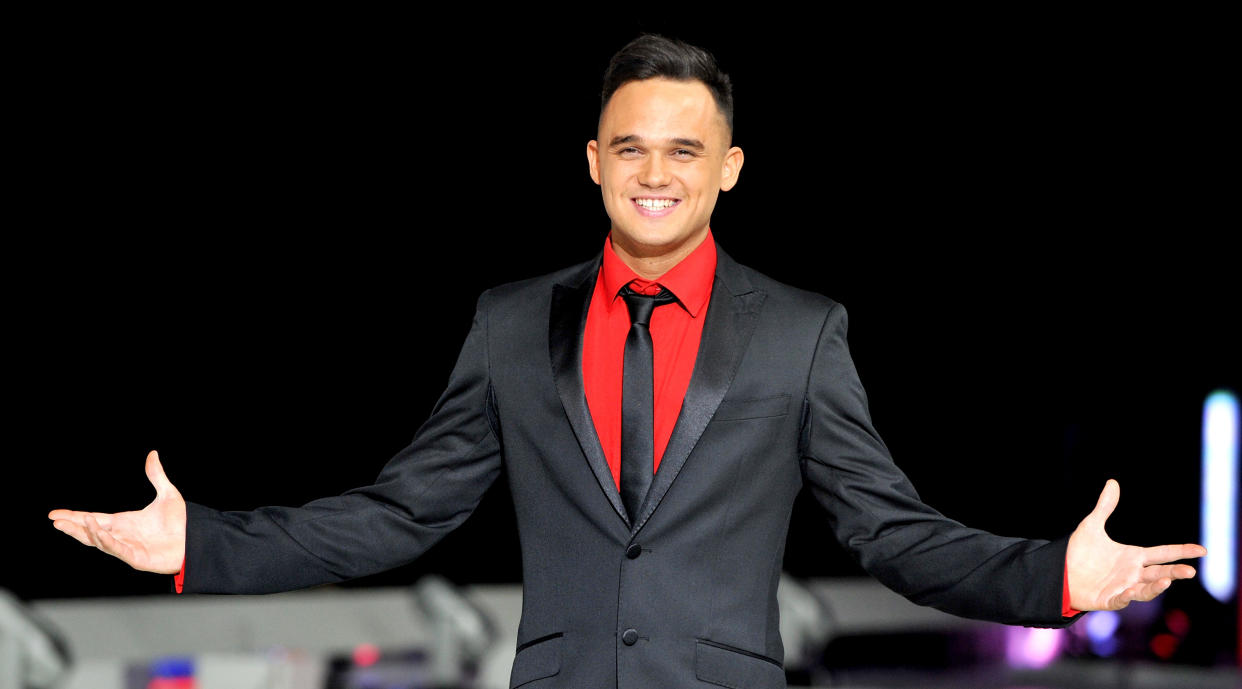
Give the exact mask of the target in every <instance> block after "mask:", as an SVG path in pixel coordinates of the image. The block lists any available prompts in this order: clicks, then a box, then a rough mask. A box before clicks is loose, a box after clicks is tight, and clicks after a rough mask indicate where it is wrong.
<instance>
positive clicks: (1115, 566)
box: [1065, 479, 1207, 611]
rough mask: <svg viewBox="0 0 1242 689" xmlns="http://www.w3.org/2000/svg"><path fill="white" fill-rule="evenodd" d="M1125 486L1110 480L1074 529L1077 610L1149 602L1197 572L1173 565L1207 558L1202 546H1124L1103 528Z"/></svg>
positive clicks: (1069, 566) (1071, 568) (1069, 562)
mask: <svg viewBox="0 0 1242 689" xmlns="http://www.w3.org/2000/svg"><path fill="white" fill-rule="evenodd" d="M1120 497H1121V486H1119V485H1118V484H1117V482H1116V481H1114V480H1113V479H1109V480H1108V483H1107V484H1105V486H1104V491H1103V492H1102V493H1100V500H1099V502H1097V503H1096V505H1095V509H1094V510H1092V511H1091V514H1088V515H1087V518H1086V519H1083V520H1082V522H1081V523H1080V524H1079V525H1078V528H1077V529H1074V533H1073V534H1072V535H1071V536H1070V540H1069V551H1068V552H1067V554H1066V558H1065V559H1066V570H1067V574H1066V576H1068V577H1069V590H1070V605H1071V606H1072V607H1073V608H1074V609H1075V610H1082V611H1087V610H1120V609H1122V608H1124V607H1126V606H1127V605H1129V604H1130V602H1131V601H1136V600H1137V601H1149V600H1151V599H1153V598H1155V597H1156V596H1159V595H1160V594H1161V593H1164V591H1165V589H1167V588H1169V586H1170V585H1171V584H1172V583H1173V580H1174V579H1189V578H1191V577H1193V576H1194V575H1195V568H1194V567H1191V566H1190V565H1177V564H1169V563H1172V562H1176V561H1178V560H1184V559H1187V558H1195V557H1203V556H1204V555H1206V554H1207V549H1206V548H1204V547H1203V546H1201V545H1196V544H1193V543H1186V544H1183V545H1160V546H1154V547H1151V548H1139V547H1137V546H1132V545H1122V544H1121V543H1118V542H1116V541H1114V540H1113V539H1111V538H1109V537H1108V534H1107V533H1105V532H1104V522H1105V521H1107V520H1108V516H1109V515H1110V514H1112V513H1113V509H1115V508H1116V507H1117V501H1118V500H1119V499H1120Z"/></svg>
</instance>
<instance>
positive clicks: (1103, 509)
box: [1088, 478, 1121, 522]
mask: <svg viewBox="0 0 1242 689" xmlns="http://www.w3.org/2000/svg"><path fill="white" fill-rule="evenodd" d="M1120 499H1121V485H1120V484H1119V483H1117V481H1116V480H1114V479H1111V478H1110V479H1108V482H1107V483H1105V484H1104V490H1102V491H1100V499H1099V500H1097V501H1096V503H1095V509H1093V510H1091V514H1090V515H1088V518H1089V519H1097V520H1099V521H1100V522H1104V521H1106V520H1107V519H1108V517H1109V515H1111V514H1112V513H1113V510H1114V509H1116V508H1117V502H1118V501H1119V500H1120Z"/></svg>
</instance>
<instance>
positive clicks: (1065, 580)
mask: <svg viewBox="0 0 1242 689" xmlns="http://www.w3.org/2000/svg"><path fill="white" fill-rule="evenodd" d="M178 586H180V585H178ZM177 590H178V591H180V590H181V589H180V588H179V587H178V589H177ZM1080 612H1082V611H1081V610H1075V609H1073V608H1072V607H1070V590H1069V562H1066V563H1065V571H1064V573H1063V574H1062V575H1061V617H1073V616H1074V615H1077V614H1078V613H1080Z"/></svg>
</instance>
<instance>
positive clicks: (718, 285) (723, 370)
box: [610, 245, 766, 534]
mask: <svg viewBox="0 0 1242 689" xmlns="http://www.w3.org/2000/svg"><path fill="white" fill-rule="evenodd" d="M765 296H766V294H765V293H764V292H760V291H757V290H754V289H753V288H752V287H751V285H750V281H749V280H748V279H746V276H745V274H743V273H742V272H741V270H739V268H738V265H737V264H736V263H735V262H734V261H733V259H731V258H729V257H728V256H727V255H726V254H725V253H724V252H723V251H721V250H720V247H719V245H717V247H716V279H715V282H714V283H713V284H712V298H711V302H710V303H709V304H708V306H707V314H706V315H705V316H704V317H705V318H706V319H707V320H706V321H705V322H704V323H703V337H702V339H701V340H700V342H699V353H698V356H697V357H696V358H695V361H694V372H693V373H691V375H690V386H689V387H688V388H687V389H686V397H685V400H684V401H683V402H682V405H681V413H680V414H679V415H678V416H677V423H676V425H674V426H673V435H672V436H671V437H670V438H669V441H668V446H667V447H666V448H665V450H664V457H663V458H662V459H661V460H660V468H659V470H657V471H656V475H655V480H654V481H653V482H652V484H651V488H650V490H649V491H648V492H647V497H646V499H645V500H644V501H643V507H642V509H640V510H639V514H640V515H642V516H641V518H640V519H638V520H637V521H636V522H635V524H634V525H632V527H631V534H634V533H637V532H638V530H639V529H641V528H642V527H643V525H644V524H646V523H647V520H648V519H649V518H650V517H651V514H652V513H653V512H655V509H656V507H657V506H659V504H660V501H661V500H663V499H664V495H665V493H667V492H668V489H669V488H670V487H671V486H672V485H673V481H674V480H675V479H676V478H677V474H678V473H680V472H681V468H682V466H684V465H685V463H686V459H687V458H688V457H689V456H690V452H691V451H692V450H694V446H695V444H696V443H698V441H699V437H700V436H702V435H703V430H704V429H706V428H707V423H708V422H709V421H711V419H712V416H713V415H714V414H715V413H716V408H717V407H719V406H720V401H721V400H722V399H724V396H725V393H726V392H727V391H728V390H729V385H730V384H731V383H732V382H733V375H734V374H735V373H736V372H737V367H738V365H739V364H740V363H741V361H742V353H743V352H745V351H746V345H747V343H749V342H750V336H751V333H753V332H754V330H755V324H756V323H757V322H758V320H759V310H760V309H761V308H762V306H763V300H764V297H765ZM610 478H611V477H610Z"/></svg>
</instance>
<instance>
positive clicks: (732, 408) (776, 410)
mask: <svg viewBox="0 0 1242 689" xmlns="http://www.w3.org/2000/svg"><path fill="white" fill-rule="evenodd" d="M788 411H789V395H775V396H773V397H760V398H758V399H749V400H734V399H726V400H724V401H722V402H721V403H720V406H719V407H717V408H716V413H715V415H713V416H712V420H713V421H740V420H742V419H762V418H767V417H771V416H784V415H785V414H786V413H788Z"/></svg>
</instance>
